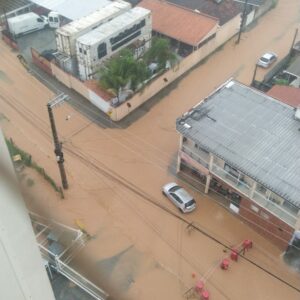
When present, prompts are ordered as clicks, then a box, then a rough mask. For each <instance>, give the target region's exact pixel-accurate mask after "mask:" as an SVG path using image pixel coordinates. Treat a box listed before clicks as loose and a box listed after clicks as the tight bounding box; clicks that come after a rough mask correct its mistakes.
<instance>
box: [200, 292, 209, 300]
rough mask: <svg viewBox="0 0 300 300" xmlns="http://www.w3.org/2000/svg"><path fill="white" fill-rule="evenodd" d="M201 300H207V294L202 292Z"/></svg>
mask: <svg viewBox="0 0 300 300" xmlns="http://www.w3.org/2000/svg"><path fill="white" fill-rule="evenodd" d="M201 300H209V292H208V291H207V290H204V291H203V292H202V294H201Z"/></svg>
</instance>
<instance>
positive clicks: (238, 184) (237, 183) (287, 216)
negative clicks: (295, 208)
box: [211, 164, 297, 226]
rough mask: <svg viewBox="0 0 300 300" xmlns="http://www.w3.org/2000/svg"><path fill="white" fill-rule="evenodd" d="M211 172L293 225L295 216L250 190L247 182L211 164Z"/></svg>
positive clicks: (295, 219) (295, 220)
mask: <svg viewBox="0 0 300 300" xmlns="http://www.w3.org/2000/svg"><path fill="white" fill-rule="evenodd" d="M211 171H212V173H213V174H214V175H216V176H218V177H220V178H221V179H222V180H223V181H225V182H226V183H228V184H229V185H231V186H232V187H234V188H235V189H237V190H238V191H239V192H240V193H242V194H244V195H246V196H247V197H248V198H250V199H252V200H254V201H255V202H256V203H257V204H259V205H260V206H261V207H263V208H265V209H266V210H268V211H270V212H271V213H272V214H274V215H276V216H277V217H279V218H280V219H282V220H283V221H284V222H286V223H287V224H289V225H291V226H294V225H295V224H296V222H297V217H296V216H293V215H292V214H291V213H289V212H288V211H286V210H284V209H283V208H282V207H281V206H280V205H278V204H276V203H274V202H272V201H271V200H270V199H268V198H267V197H265V196H264V195H262V194H261V193H259V192H258V191H256V190H254V191H252V187H250V186H249V185H248V184H247V183H245V182H244V181H242V180H241V179H239V178H236V177H235V176H232V175H231V174H229V173H228V172H227V171H226V170H224V169H222V168H221V167H219V166H217V165H216V164H213V166H212V170H211Z"/></svg>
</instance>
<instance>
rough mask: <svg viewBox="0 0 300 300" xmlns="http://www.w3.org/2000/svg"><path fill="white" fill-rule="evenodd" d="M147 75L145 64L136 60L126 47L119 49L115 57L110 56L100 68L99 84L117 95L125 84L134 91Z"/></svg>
mask: <svg viewBox="0 0 300 300" xmlns="http://www.w3.org/2000/svg"><path fill="white" fill-rule="evenodd" d="M148 77H149V71H148V69H147V66H146V64H145V63H144V62H143V61H142V60H139V61H136V60H135V58H134V56H133V53H132V52H131V51H130V50H128V49H123V50H122V51H120V54H119V55H118V56H117V57H114V58H112V59H111V60H110V61H109V62H108V63H107V65H106V66H105V67H104V68H101V69H100V85H101V86H102V87H104V88H105V89H108V90H110V91H112V92H113V93H114V94H115V95H116V96H117V97H119V94H120V92H121V91H122V90H123V89H125V87H126V86H127V87H128V88H129V89H132V90H133V91H135V90H136V88H137V87H138V86H139V85H140V84H141V83H143V82H144V81H145V80H146V79H147V78H148Z"/></svg>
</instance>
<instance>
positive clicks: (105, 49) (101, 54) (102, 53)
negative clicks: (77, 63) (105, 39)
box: [97, 43, 107, 59]
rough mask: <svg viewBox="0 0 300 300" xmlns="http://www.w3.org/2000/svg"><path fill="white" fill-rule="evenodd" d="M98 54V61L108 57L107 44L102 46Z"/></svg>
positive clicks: (98, 49)
mask: <svg viewBox="0 0 300 300" xmlns="http://www.w3.org/2000/svg"><path fill="white" fill-rule="evenodd" d="M97 52H98V59H100V58H102V57H104V56H106V55H107V48H106V43H102V44H100V45H99V46H98V48H97Z"/></svg>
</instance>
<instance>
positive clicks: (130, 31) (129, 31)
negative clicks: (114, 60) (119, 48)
mask: <svg viewBox="0 0 300 300" xmlns="http://www.w3.org/2000/svg"><path fill="white" fill-rule="evenodd" d="M145 25H146V21H145V20H142V21H141V22H140V23H138V24H135V25H133V26H132V27H130V28H128V29H126V30H124V31H123V32H120V33H119V34H118V35H117V36H115V37H112V38H111V39H110V42H111V44H112V45H114V44H116V43H118V42H119V41H121V40H123V39H124V38H126V37H127V36H129V35H131V34H133V33H134V32H136V31H137V30H139V29H141V28H142V27H144V26H145Z"/></svg>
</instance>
